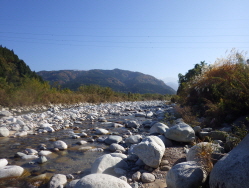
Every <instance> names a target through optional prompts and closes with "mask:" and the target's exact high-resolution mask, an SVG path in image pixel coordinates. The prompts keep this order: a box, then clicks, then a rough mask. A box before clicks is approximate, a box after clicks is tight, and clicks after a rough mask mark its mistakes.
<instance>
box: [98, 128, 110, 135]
mask: <svg viewBox="0 0 249 188" xmlns="http://www.w3.org/2000/svg"><path fill="white" fill-rule="evenodd" d="M95 133H96V134H98V135H102V134H108V133H109V131H108V130H106V129H97V130H96V131H95Z"/></svg>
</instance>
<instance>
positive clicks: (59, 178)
mask: <svg viewBox="0 0 249 188" xmlns="http://www.w3.org/2000/svg"><path fill="white" fill-rule="evenodd" d="M66 183H67V177H66V175H64V174H55V175H53V176H52V177H51V179H50V181H49V186H48V187H49V188H58V187H61V186H62V187H63V185H65V184H66Z"/></svg>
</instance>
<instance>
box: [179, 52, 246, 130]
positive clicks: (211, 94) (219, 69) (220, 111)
mask: <svg viewBox="0 0 249 188" xmlns="http://www.w3.org/2000/svg"><path fill="white" fill-rule="evenodd" d="M179 80H180V78H179ZM248 80H249V65H247V64H245V55H244V54H243V52H241V53H239V52H237V51H235V50H232V51H231V53H230V54H229V55H228V56H227V58H222V59H217V61H216V62H215V63H214V64H213V65H210V66H205V65H203V66H201V70H200V71H199V72H198V74H197V73H196V74H193V76H192V77H191V78H190V79H188V80H187V82H182V84H181V89H180V90H178V94H179V96H180V98H181V99H180V101H181V104H184V105H189V106H191V107H192V109H193V110H195V111H198V112H199V114H200V115H202V116H205V117H206V119H207V120H208V121H209V122H207V123H209V124H210V123H211V122H212V124H210V125H213V126H218V125H221V123H222V122H232V121H233V120H234V119H236V118H237V117H238V116H242V115H246V114H247V113H248V111H249V82H248ZM193 106H195V108H193Z"/></svg>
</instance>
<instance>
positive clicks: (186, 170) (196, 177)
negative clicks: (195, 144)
mask: <svg viewBox="0 0 249 188" xmlns="http://www.w3.org/2000/svg"><path fill="white" fill-rule="evenodd" d="M205 178H206V176H205V174H204V173H203V170H202V167H200V166H199V165H198V164H197V163H196V162H195V161H188V162H182V163H178V164H176V165H175V166H173V167H172V168H171V169H170V170H169V171H168V173H167V175H166V182H167V187H168V188H183V187H184V188H199V187H200V186H201V184H202V182H204V181H205Z"/></svg>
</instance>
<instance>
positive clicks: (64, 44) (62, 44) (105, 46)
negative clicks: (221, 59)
mask: <svg viewBox="0 0 249 188" xmlns="http://www.w3.org/2000/svg"><path fill="white" fill-rule="evenodd" d="M3 41H10V42H18V43H35V44H46V45H59V46H80V47H100V48H145V49H160V48H161V49H163V48H165V49H171V48H185V49H187V48H192V49H195V48H198V49H199V48H205V49H213V48H225V49H227V48H233V47H234V46H232V47H228V46H226V47H215V46H214V47H191V46H185V47H183V46H178V47H174V46H170V47H158V46H150V47H148V46H143V47H141V46H111V45H109V46H108V45H89V44H87V45H86V44H85V45H82V44H69V43H45V42H34V41H17V40H5V39H4V40H3ZM237 48H246V49H247V48H249V47H237Z"/></svg>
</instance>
